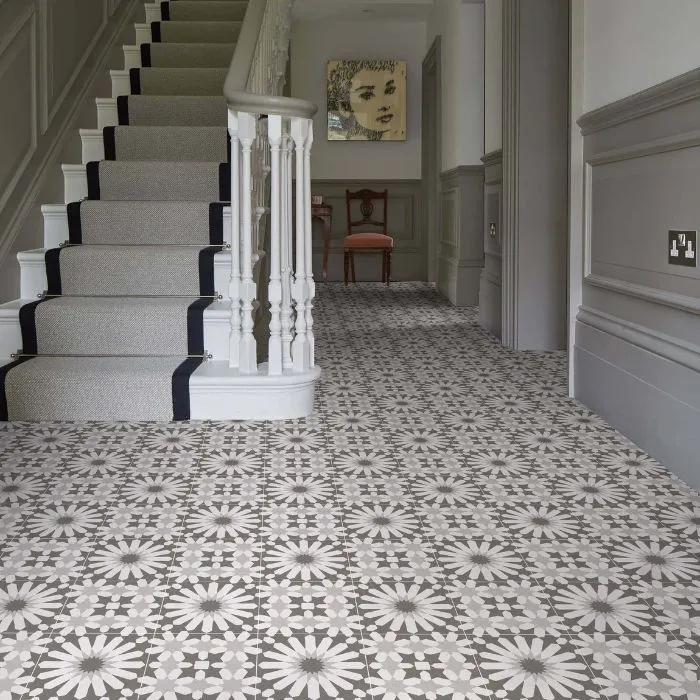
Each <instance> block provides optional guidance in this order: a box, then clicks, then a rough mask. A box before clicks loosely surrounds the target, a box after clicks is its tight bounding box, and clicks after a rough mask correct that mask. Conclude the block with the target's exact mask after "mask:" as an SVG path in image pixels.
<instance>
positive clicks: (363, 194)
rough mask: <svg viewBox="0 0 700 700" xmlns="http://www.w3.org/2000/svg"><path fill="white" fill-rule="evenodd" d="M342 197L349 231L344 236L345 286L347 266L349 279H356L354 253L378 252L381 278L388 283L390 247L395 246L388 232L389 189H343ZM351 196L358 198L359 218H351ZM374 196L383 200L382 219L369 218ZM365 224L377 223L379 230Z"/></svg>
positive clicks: (372, 208)
mask: <svg viewBox="0 0 700 700" xmlns="http://www.w3.org/2000/svg"><path fill="white" fill-rule="evenodd" d="M345 198H346V201H347V205H348V235H347V236H345V286H346V287H347V286H348V269H350V271H351V273H352V281H353V282H354V281H355V253H381V254H382V282H386V283H387V285H388V284H389V280H390V279H391V251H392V250H393V248H394V239H393V238H392V237H391V236H390V235H389V234H388V233H387V201H388V190H384V191H383V192H374V191H372V190H367V189H363V190H359V191H357V192H350V190H345ZM354 200H360V214H361V215H362V218H361V219H357V220H353V218H352V202H353V201H354ZM376 200H382V201H383V202H384V208H383V217H382V220H381V221H378V220H375V219H373V218H372V216H373V215H374V202H375V201H376ZM368 227H377V228H380V229H381V231H372V230H367V228H368ZM354 229H359V230H354Z"/></svg>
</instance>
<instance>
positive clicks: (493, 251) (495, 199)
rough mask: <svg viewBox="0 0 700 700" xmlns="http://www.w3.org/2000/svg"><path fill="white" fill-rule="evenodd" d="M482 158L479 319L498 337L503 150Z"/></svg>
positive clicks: (501, 267)
mask: <svg viewBox="0 0 700 700" xmlns="http://www.w3.org/2000/svg"><path fill="white" fill-rule="evenodd" d="M481 161H482V162H483V164H484V269H483V270H482V271H481V280H480V283H479V323H480V324H481V326H482V328H485V329H486V330H487V331H489V333H492V334H493V335H495V336H496V337H497V338H500V337H501V288H502V272H503V251H502V248H501V235H502V227H501V211H502V206H503V204H502V201H501V198H502V191H501V190H502V180H503V151H501V150H500V149H498V150H497V151H492V152H491V153H487V154H486V155H485V156H484V157H483V158H482V159H481Z"/></svg>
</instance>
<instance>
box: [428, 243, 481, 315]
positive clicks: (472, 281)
mask: <svg viewBox="0 0 700 700" xmlns="http://www.w3.org/2000/svg"><path fill="white" fill-rule="evenodd" d="M480 276H481V261H480V260H475V261H471V260H466V261H465V260H455V259H453V258H449V257H447V256H444V255H441V256H440V260H439V262H438V291H439V292H440V293H441V294H442V295H444V296H445V297H446V298H447V299H449V301H451V302H452V303H453V304H454V305H455V306H476V305H477V304H478V303H479V278H480Z"/></svg>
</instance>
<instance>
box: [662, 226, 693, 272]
mask: <svg viewBox="0 0 700 700" xmlns="http://www.w3.org/2000/svg"><path fill="white" fill-rule="evenodd" d="M697 249H698V232H697V231H680V230H677V229H672V230H670V231H669V232H668V264H669V265H683V266H685V267H696V266H697V253H696V251H697Z"/></svg>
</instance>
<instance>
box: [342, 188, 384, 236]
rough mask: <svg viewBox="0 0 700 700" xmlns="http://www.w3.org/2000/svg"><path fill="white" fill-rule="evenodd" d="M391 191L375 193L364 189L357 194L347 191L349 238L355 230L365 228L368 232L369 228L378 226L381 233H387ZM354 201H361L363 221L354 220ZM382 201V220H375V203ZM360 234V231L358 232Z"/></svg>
mask: <svg viewBox="0 0 700 700" xmlns="http://www.w3.org/2000/svg"><path fill="white" fill-rule="evenodd" d="M388 193H389V190H384V191H383V192H374V191H373V190H367V189H362V190H358V191H357V192H350V190H345V199H346V201H347V205H348V236H349V235H351V234H352V233H353V229H357V228H363V229H365V230H366V228H367V226H377V227H379V228H381V230H382V231H381V232H382V233H384V234H386V233H387V213H386V210H387V202H388V201H389V197H388ZM354 200H360V214H361V215H362V218H361V219H353V218H352V203H353V201H354ZM377 200H381V201H382V202H383V203H384V206H383V207H382V219H381V220H379V219H373V218H372V217H373V216H374V202H375V201H377ZM358 233H359V231H358Z"/></svg>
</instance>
